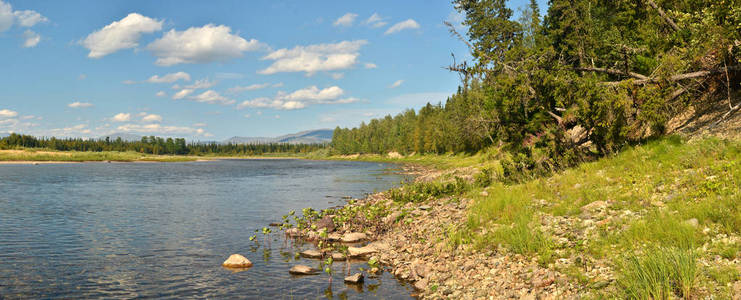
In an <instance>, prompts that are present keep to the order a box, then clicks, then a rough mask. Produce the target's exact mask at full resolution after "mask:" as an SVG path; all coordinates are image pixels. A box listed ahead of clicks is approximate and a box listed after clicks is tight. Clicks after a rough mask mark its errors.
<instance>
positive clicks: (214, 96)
mask: <svg viewBox="0 0 741 300" xmlns="http://www.w3.org/2000/svg"><path fill="white" fill-rule="evenodd" d="M188 99H190V100H193V101H196V102H203V103H210V104H223V105H229V104H234V102H235V101H234V100H232V99H229V98H227V97H224V96H222V95H220V94H219V93H217V92H216V91H214V90H208V91H205V92H203V93H201V94H198V95H196V96H192V97H189V98H188Z"/></svg>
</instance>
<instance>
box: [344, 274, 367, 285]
mask: <svg viewBox="0 0 741 300" xmlns="http://www.w3.org/2000/svg"><path fill="white" fill-rule="evenodd" d="M345 283H353V284H358V283H363V274H362V273H355V274H353V275H350V276H347V277H345Z"/></svg>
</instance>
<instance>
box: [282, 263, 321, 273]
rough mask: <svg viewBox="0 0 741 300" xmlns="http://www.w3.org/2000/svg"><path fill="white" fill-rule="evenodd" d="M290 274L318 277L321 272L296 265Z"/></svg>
mask: <svg viewBox="0 0 741 300" xmlns="http://www.w3.org/2000/svg"><path fill="white" fill-rule="evenodd" d="M288 273H291V274H293V275H316V274H318V273H319V270H317V269H314V268H312V267H308V266H304V265H295V266H293V267H291V269H290V270H288Z"/></svg>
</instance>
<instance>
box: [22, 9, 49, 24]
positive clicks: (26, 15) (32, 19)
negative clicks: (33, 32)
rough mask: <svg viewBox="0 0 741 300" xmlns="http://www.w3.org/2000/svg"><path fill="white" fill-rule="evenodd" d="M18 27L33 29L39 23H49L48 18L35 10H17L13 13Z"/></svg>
mask: <svg viewBox="0 0 741 300" xmlns="http://www.w3.org/2000/svg"><path fill="white" fill-rule="evenodd" d="M13 15H14V16H15V18H16V20H17V21H18V25H20V26H23V27H32V26H34V25H36V24H38V23H43V22H47V21H49V19H47V18H46V17H44V16H42V15H41V14H40V13H38V12H36V11H33V10H22V11H21V10H17V11H14V12H13Z"/></svg>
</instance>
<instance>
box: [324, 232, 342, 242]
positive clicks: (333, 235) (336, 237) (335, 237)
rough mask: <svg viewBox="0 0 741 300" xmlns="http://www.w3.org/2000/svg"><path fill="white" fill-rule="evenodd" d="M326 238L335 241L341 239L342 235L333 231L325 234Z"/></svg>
mask: <svg viewBox="0 0 741 300" xmlns="http://www.w3.org/2000/svg"><path fill="white" fill-rule="evenodd" d="M327 239H328V240H329V241H330V242H336V241H339V240H341V239H342V235H341V234H339V233H336V232H335V233H330V234H328V235H327Z"/></svg>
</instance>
